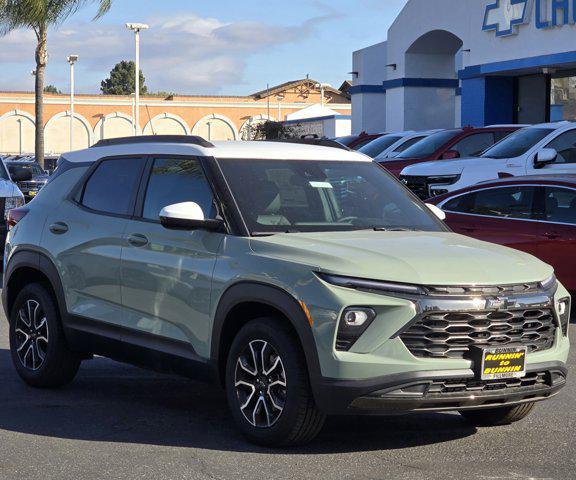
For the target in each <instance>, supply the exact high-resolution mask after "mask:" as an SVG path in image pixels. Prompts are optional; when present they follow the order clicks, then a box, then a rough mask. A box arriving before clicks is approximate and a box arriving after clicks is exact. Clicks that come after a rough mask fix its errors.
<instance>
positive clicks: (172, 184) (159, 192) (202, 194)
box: [142, 158, 214, 220]
mask: <svg viewBox="0 0 576 480" xmlns="http://www.w3.org/2000/svg"><path fill="white" fill-rule="evenodd" d="M183 202H195V203H197V204H198V205H200V206H201V207H202V210H203V211H204V215H205V216H206V218H214V211H213V201H212V191H211V189H210V185H209V184H208V181H207V180H206V177H205V176H204V172H203V170H202V167H201V165H200V162H199V161H198V160H195V159H191V158H178V159H165V158H161V159H156V160H155V161H154V165H153V167H152V173H151V174H150V180H149V181H148V188H147V190H146V199H145V201H144V210H143V213H142V216H143V217H144V218H147V219H149V220H158V217H159V214H160V210H162V209H163V208H164V207H167V206H168V205H173V204H175V203H183Z"/></svg>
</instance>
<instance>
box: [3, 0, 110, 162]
mask: <svg viewBox="0 0 576 480" xmlns="http://www.w3.org/2000/svg"><path fill="white" fill-rule="evenodd" d="M89 3H98V4H99V8H98V13H97V14H96V17H95V18H99V17H101V16H102V15H104V14H105V13H106V12H107V11H108V10H109V9H110V5H111V3H112V0H0V35H6V34H7V33H9V32H11V31H13V30H17V29H20V28H28V29H31V30H33V31H34V33H35V34H36V71H35V72H36V75H35V76H36V86H35V93H36V145H35V149H36V159H37V160H38V162H39V163H40V165H42V166H44V76H45V71H46V65H47V64H48V49H47V39H48V29H49V28H50V27H52V26H58V25H59V24H61V23H62V22H63V21H64V20H66V19H67V18H68V17H69V16H70V15H73V14H74V13H76V11H78V10H79V9H80V8H82V7H84V6H85V5H87V4H89Z"/></svg>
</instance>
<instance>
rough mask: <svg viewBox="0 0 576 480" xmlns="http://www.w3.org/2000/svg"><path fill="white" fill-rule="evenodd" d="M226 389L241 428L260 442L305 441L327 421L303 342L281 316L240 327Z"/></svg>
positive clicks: (274, 443)
mask: <svg viewBox="0 0 576 480" xmlns="http://www.w3.org/2000/svg"><path fill="white" fill-rule="evenodd" d="M226 392H227V396H228V403H229V404H230V408H231V410H232V414H233V416H234V419H235V421H236V423H237V425H238V426H239V428H240V430H241V431H242V432H243V433H244V435H245V436H246V437H247V438H248V439H249V440H250V441H252V442H254V443H257V444H260V445H265V446H270V447H280V446H294V445H302V444H305V443H308V442H310V441H311V440H312V439H313V438H314V437H315V436H316V435H317V434H318V432H319V431H320V430H321V428H322V426H323V424H324V419H325V416H324V415H323V414H322V413H321V412H320V411H319V410H318V408H317V407H316V404H315V402H314V398H313V396H312V392H311V388H310V381H309V377H308V371H307V368H306V362H305V359H304V355H303V353H302V351H301V349H300V344H299V340H298V338H297V336H296V335H295V334H294V333H293V332H292V331H291V329H290V328H288V327H287V326H286V325H285V323H284V322H283V321H281V320H279V319H276V318H261V319H258V320H253V321H251V322H250V323H248V324H247V325H246V326H244V327H243V328H242V329H241V330H240V332H239V333H238V335H237V336H236V338H235V339H234V342H233V343H232V347H231V349H230V353H229V356H228V362H227V366H226Z"/></svg>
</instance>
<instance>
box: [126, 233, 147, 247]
mask: <svg viewBox="0 0 576 480" xmlns="http://www.w3.org/2000/svg"><path fill="white" fill-rule="evenodd" d="M126 239H127V240H128V243H129V244H130V245H132V246H133V247H138V248H141V247H145V246H146V245H148V238H147V237H145V236H144V235H142V234H140V233H132V234H130V235H128V237H127V238H126Z"/></svg>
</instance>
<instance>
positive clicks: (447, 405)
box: [316, 362, 567, 415]
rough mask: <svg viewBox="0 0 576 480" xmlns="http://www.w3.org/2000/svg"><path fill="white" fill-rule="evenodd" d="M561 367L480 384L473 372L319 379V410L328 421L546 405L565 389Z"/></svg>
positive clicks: (556, 364) (540, 367)
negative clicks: (332, 417)
mask: <svg viewBox="0 0 576 480" xmlns="http://www.w3.org/2000/svg"><path fill="white" fill-rule="evenodd" d="M566 377H567V369H566V365H565V364H564V363H562V362H549V363H544V364H536V365H532V366H530V367H529V368H528V369H527V375H526V377H525V379H523V380H521V381H520V380H510V381H499V380H495V381H479V380H476V377H475V373H474V372H473V371H472V370H449V371H436V372H414V373H408V374H399V375H390V376H388V377H382V378H378V379H371V380H364V381H342V380H335V379H322V380H320V381H319V382H318V383H317V391H316V402H317V404H318V407H319V408H320V409H321V410H322V411H323V412H325V413H327V414H330V415H345V414H348V415H350V414H363V415H383V414H394V413H409V412H430V411H433V412H441V411H460V410H477V409H484V408H498V407H506V406H512V405H519V404H522V403H531V402H539V401H543V400H547V399H549V398H551V397H553V396H554V395H556V394H557V393H558V392H559V391H560V390H561V389H562V388H563V387H564V386H565V385H566Z"/></svg>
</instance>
